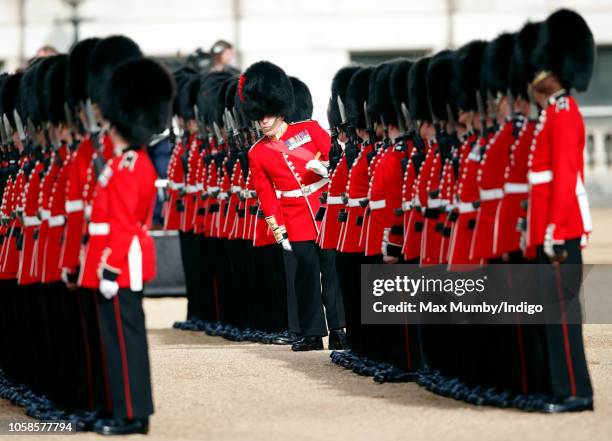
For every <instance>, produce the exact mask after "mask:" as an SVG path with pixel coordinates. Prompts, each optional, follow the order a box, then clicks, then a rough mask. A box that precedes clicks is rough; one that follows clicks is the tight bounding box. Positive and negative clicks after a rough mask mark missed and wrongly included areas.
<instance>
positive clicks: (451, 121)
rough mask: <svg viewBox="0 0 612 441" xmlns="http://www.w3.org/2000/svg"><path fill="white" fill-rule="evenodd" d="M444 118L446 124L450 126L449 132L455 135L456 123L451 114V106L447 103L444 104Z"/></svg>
mask: <svg viewBox="0 0 612 441" xmlns="http://www.w3.org/2000/svg"><path fill="white" fill-rule="evenodd" d="M446 118H447V120H446V122H447V123H448V125H449V126H450V130H449V132H451V133H455V132H456V131H457V122H456V121H455V115H454V114H453V111H452V109H451V106H450V104H448V103H447V104H446Z"/></svg>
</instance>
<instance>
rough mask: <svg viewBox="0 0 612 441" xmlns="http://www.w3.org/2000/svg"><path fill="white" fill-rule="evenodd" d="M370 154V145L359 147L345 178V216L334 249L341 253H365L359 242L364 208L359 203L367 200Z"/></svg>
mask: <svg viewBox="0 0 612 441" xmlns="http://www.w3.org/2000/svg"><path fill="white" fill-rule="evenodd" d="M370 152H372V144H367V145H363V144H362V145H361V149H360V150H359V152H358V153H357V157H356V158H355V161H354V162H353V166H352V167H351V169H350V171H349V174H348V177H347V181H346V196H347V203H346V211H347V216H346V222H342V223H341V226H340V232H339V239H338V245H337V247H336V249H337V250H338V251H340V252H342V253H363V252H364V251H365V244H364V243H362V242H361V236H362V231H363V220H364V217H365V211H366V208H365V206H361V205H360V203H359V202H360V201H362V200H367V197H368V189H369V175H368V171H369V164H368V154H369V153H370Z"/></svg>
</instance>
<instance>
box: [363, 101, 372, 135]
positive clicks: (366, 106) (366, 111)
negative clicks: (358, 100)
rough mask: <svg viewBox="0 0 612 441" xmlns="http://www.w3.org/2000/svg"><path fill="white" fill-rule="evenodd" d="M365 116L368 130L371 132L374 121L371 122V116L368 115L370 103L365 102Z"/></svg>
mask: <svg viewBox="0 0 612 441" xmlns="http://www.w3.org/2000/svg"><path fill="white" fill-rule="evenodd" d="M363 116H364V117H365V123H366V130H367V131H368V132H371V131H372V130H373V127H372V121H371V120H370V114H369V113H368V102H367V101H364V102H363Z"/></svg>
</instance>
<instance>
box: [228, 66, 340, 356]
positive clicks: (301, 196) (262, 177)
mask: <svg viewBox="0 0 612 441" xmlns="http://www.w3.org/2000/svg"><path fill="white" fill-rule="evenodd" d="M238 90H239V94H240V95H241V99H242V105H243V110H244V113H245V115H246V116H247V118H249V119H250V120H254V121H259V124H260V126H261V129H262V131H263V132H264V135H265V137H264V138H262V139H260V140H259V141H258V142H257V143H255V144H254V145H253V146H252V147H251V149H250V151H249V167H250V168H251V170H252V173H253V181H254V185H255V188H256V191H257V195H258V197H259V200H260V202H261V207H260V208H261V209H262V210H263V212H264V216H265V219H266V222H267V223H268V225H269V227H270V228H271V229H272V232H273V233H274V236H275V238H276V241H277V242H278V243H280V244H281V245H282V247H283V248H284V249H285V251H286V252H285V257H286V258H287V259H291V260H293V262H294V265H295V267H294V268H295V277H294V278H293V281H294V286H295V290H296V295H297V303H298V314H299V321H300V331H301V333H302V336H303V338H302V339H301V340H300V341H298V342H296V343H294V344H293V345H292V349H293V350H296V351H303V350H313V349H314V350H316V349H322V348H323V342H322V338H321V337H322V336H324V335H326V334H327V329H326V325H325V314H324V311H323V299H322V292H321V281H320V278H321V267H320V264H321V260H322V259H321V249H320V248H319V247H318V246H317V245H316V242H315V241H316V238H317V235H318V233H319V222H318V221H316V219H315V214H316V212H317V211H318V209H319V207H320V205H321V203H320V201H319V197H320V195H321V193H322V192H323V191H324V190H326V188H327V184H328V182H329V178H328V176H329V170H328V165H327V161H328V159H329V157H328V155H329V150H330V146H331V141H330V137H329V134H328V133H327V132H326V131H325V130H323V129H322V128H321V126H319V124H318V123H317V122H316V121H306V122H302V123H295V124H287V123H286V122H285V118H288V117H289V116H290V114H291V110H292V107H293V86H292V85H291V81H290V79H289V78H288V77H287V75H286V74H285V73H284V72H283V70H282V69H281V68H279V67H278V66H275V65H273V64H272V63H269V62H258V63H255V64H253V65H252V66H250V67H249V68H248V69H247V70H246V71H245V73H244V74H243V76H242V77H241V82H240V84H239V89H238ZM341 305H342V303H341V299H337V300H336V302H333V303H331V302H330V304H329V305H328V306H332V307H335V308H336V311H333V312H332V311H328V314H327V317H328V319H329V317H330V316H331V315H332V314H333V316H335V318H336V320H335V323H330V324H329V327H330V329H331V330H334V329H341V328H343V327H344V311H343V308H342V307H341Z"/></svg>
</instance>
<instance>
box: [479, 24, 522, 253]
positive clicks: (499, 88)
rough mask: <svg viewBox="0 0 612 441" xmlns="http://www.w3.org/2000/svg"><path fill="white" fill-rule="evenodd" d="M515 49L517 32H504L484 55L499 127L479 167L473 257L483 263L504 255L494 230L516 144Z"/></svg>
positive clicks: (484, 70)
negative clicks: (511, 65)
mask: <svg viewBox="0 0 612 441" xmlns="http://www.w3.org/2000/svg"><path fill="white" fill-rule="evenodd" d="M513 48H514V35H513V34H508V33H504V34H501V35H500V36H498V37H497V38H496V39H495V40H493V41H492V42H491V43H489V44H488V45H487V48H486V49H485V52H484V56H483V65H482V72H483V76H485V83H486V84H485V87H486V90H487V92H488V93H489V94H490V95H492V96H493V97H495V100H494V103H493V104H494V106H495V109H494V110H495V115H496V117H497V124H498V127H499V128H498V130H497V131H496V133H495V134H494V135H493V137H492V138H491V141H490V142H489V143H488V145H487V147H486V149H485V152H484V154H483V155H482V161H481V162H480V169H479V170H478V187H479V196H480V197H479V200H480V207H479V210H478V217H477V218H476V228H475V231H474V236H473V238H472V246H471V250H470V257H471V258H473V259H475V260H480V261H481V263H486V262H487V261H490V260H493V259H495V260H497V261H498V260H499V258H500V257H501V255H500V254H498V253H495V252H494V242H495V236H494V230H495V216H496V213H497V210H498V208H499V205H500V203H501V200H502V198H503V194H504V171H505V169H506V167H507V166H508V165H509V159H510V147H511V145H512V144H513V143H514V122H513V121H512V119H511V118H510V105H511V103H510V102H509V98H508V96H507V91H508V77H509V72H510V70H509V69H508V65H507V60H508V59H510V58H511V57H512V50H513ZM504 234H505V233H504Z"/></svg>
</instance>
